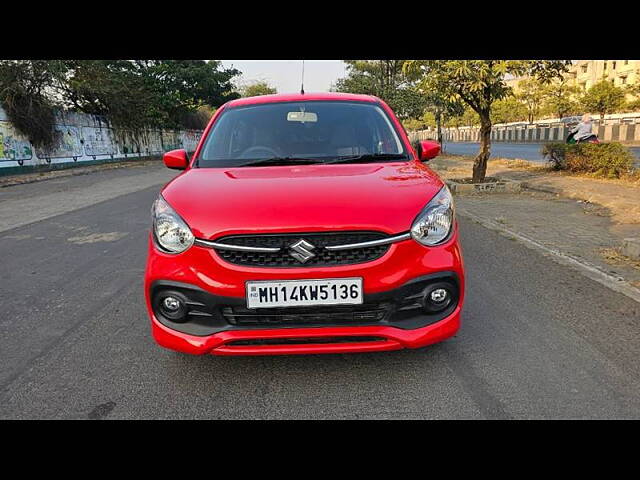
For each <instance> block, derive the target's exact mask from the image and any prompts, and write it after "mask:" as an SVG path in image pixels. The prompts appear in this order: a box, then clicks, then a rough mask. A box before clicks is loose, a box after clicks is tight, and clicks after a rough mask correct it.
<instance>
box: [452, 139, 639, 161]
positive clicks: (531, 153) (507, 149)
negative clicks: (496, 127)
mask: <svg viewBox="0 0 640 480" xmlns="http://www.w3.org/2000/svg"><path fill="white" fill-rule="evenodd" d="M542 145H543V144H542V143H505V142H492V143H491V156H492V157H494V158H519V159H522V160H530V161H533V162H545V161H546V160H545V159H544V157H543V156H542V155H541V154H540V148H542ZM479 148H480V144H479V143H472V142H446V143H445V145H444V149H445V152H446V153H449V154H453V155H476V154H477V153H478V150H479ZM629 149H630V150H631V152H633V154H634V155H635V156H636V159H637V160H636V166H640V147H629Z"/></svg>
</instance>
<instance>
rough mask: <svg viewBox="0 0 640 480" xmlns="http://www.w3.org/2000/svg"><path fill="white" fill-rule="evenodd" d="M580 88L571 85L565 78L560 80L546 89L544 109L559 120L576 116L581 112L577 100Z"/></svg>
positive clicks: (556, 80) (553, 82)
mask: <svg viewBox="0 0 640 480" xmlns="http://www.w3.org/2000/svg"><path fill="white" fill-rule="evenodd" d="M580 92H581V91H580V87H578V86H575V85H569V84H568V83H567V81H566V79H565V78H558V79H555V80H553V81H552V82H550V83H549V84H548V85H546V86H545V87H544V107H543V108H544V109H545V110H546V111H547V112H549V113H550V114H552V115H555V116H557V117H558V118H562V117H567V116H570V115H575V114H577V113H578V112H579V110H580V105H579V104H578V101H577V100H576V98H577V97H578V95H579V94H580Z"/></svg>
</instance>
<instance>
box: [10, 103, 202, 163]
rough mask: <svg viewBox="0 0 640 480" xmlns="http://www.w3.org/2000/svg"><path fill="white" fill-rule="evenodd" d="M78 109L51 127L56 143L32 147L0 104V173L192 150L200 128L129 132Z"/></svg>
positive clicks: (62, 117) (198, 136) (196, 141)
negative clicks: (11, 169) (15, 169)
mask: <svg viewBox="0 0 640 480" xmlns="http://www.w3.org/2000/svg"><path fill="white" fill-rule="evenodd" d="M96 118H97V117H95V116H90V115H85V114H82V113H66V114H65V115H64V116H61V117H60V118H59V119H58V121H59V123H57V124H56V125H55V126H54V128H55V129H56V130H57V131H58V133H59V137H58V142H57V144H56V145H55V146H54V147H52V148H49V149H43V148H34V147H33V145H31V143H30V142H29V141H28V140H27V139H26V138H24V137H22V136H21V135H19V134H18V133H17V132H16V131H15V130H14V128H13V126H12V125H11V123H10V122H9V121H8V120H7V119H6V116H5V115H4V112H3V110H2V108H0V119H1V120H0V173H1V171H2V170H3V169H5V168H13V167H15V163H14V162H17V163H18V164H19V165H20V166H35V165H38V164H42V163H44V162H46V163H56V164H63V163H67V162H76V161H77V162H84V161H91V160H97V159H98V157H102V158H105V157H109V156H110V157H111V158H116V157H118V158H119V157H122V158H124V157H127V156H128V155H131V154H134V155H150V156H156V155H160V154H162V153H163V152H166V151H169V150H174V149H177V148H184V149H186V150H188V151H193V150H194V149H195V147H196V146H197V143H198V141H199V138H200V135H202V132H200V131H195V130H183V131H180V130H148V131H144V132H135V133H134V132H132V131H126V130H117V129H113V128H111V127H109V126H108V124H107V123H106V121H103V120H100V119H96Z"/></svg>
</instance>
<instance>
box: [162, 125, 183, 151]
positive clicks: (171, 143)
mask: <svg viewBox="0 0 640 480" xmlns="http://www.w3.org/2000/svg"><path fill="white" fill-rule="evenodd" d="M162 148H163V149H164V151H165V152H166V151H169V150H175V149H177V148H182V139H181V138H180V135H179V132H175V131H173V130H163V131H162Z"/></svg>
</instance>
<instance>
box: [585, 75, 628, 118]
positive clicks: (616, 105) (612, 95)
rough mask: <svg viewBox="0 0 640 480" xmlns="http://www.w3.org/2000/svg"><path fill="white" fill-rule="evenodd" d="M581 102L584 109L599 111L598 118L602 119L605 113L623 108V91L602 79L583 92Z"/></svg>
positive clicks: (624, 101)
mask: <svg viewBox="0 0 640 480" xmlns="http://www.w3.org/2000/svg"><path fill="white" fill-rule="evenodd" d="M581 103H582V106H583V107H584V108H585V109H586V110H588V111H590V112H595V113H599V114H600V119H601V120H604V116H605V115H607V114H609V113H615V112H618V111H620V110H622V109H623V108H624V105H625V103H626V100H625V91H624V89H622V88H620V87H616V86H615V85H614V84H613V82H611V81H609V80H605V79H603V80H601V81H599V82H598V83H596V84H594V85H593V86H592V87H591V88H590V89H589V90H587V91H586V92H585V94H584V95H583V97H582V99H581Z"/></svg>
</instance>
